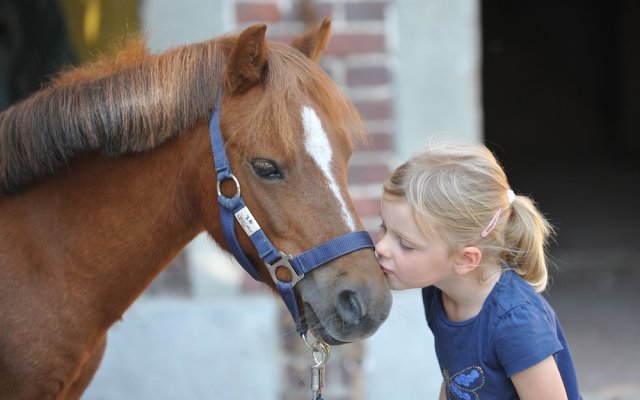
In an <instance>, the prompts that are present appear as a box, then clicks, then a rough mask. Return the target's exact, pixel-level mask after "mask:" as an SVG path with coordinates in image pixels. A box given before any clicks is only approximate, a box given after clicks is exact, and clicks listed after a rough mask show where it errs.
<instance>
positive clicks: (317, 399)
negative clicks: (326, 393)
mask: <svg viewBox="0 0 640 400" xmlns="http://www.w3.org/2000/svg"><path fill="white" fill-rule="evenodd" d="M302 339H303V340H304V343H305V344H306V345H307V347H309V348H310V349H311V356H312V358H313V362H314V363H315V364H313V365H312V366H311V400H323V398H322V389H323V388H324V368H325V366H326V365H327V363H328V362H329V356H330V355H331V347H329V345H328V344H326V343H325V342H323V341H322V340H318V341H317V342H315V343H314V344H310V343H309V342H308V341H307V335H304V334H303V335H302Z"/></svg>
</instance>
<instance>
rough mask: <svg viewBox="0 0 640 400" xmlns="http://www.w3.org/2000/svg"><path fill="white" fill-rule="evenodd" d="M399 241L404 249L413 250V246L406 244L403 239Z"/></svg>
mask: <svg viewBox="0 0 640 400" xmlns="http://www.w3.org/2000/svg"><path fill="white" fill-rule="evenodd" d="M398 242H399V243H400V248H401V249H402V250H404V251H411V250H413V247H411V246H409V245H407V244H405V243H404V242H403V241H402V239H401V240H399V241H398Z"/></svg>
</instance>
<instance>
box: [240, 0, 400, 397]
mask: <svg viewBox="0 0 640 400" xmlns="http://www.w3.org/2000/svg"><path fill="white" fill-rule="evenodd" d="M387 6H388V2H387V1H384V0H377V1H376V0H371V1H369V0H362V1H343V0H334V1H318V2H311V1H295V2H294V1H264V0H239V1H237V3H236V5H235V7H236V10H235V11H236V18H237V21H236V22H237V25H238V30H240V29H242V28H244V27H246V26H248V25H251V24H254V23H267V24H268V30H267V36H268V38H269V39H270V40H276V41H282V42H286V43H288V42H290V41H291V40H292V39H293V38H294V37H295V36H297V35H298V34H300V33H302V32H304V31H305V29H306V28H307V27H310V26H314V25H315V24H317V23H318V22H319V21H321V20H322V19H323V18H325V17H331V18H332V36H331V41H330V43H329V47H328V49H327V50H326V52H325V53H324V55H323V57H322V59H321V66H322V67H323V68H324V69H325V71H327V72H328V73H329V75H330V76H331V77H332V78H333V79H334V80H335V81H336V82H337V84H338V85H339V86H340V87H341V88H342V89H343V90H344V91H345V92H346V94H347V96H349V98H350V99H351V100H352V101H353V103H354V105H355V106H356V108H357V109H358V110H359V112H360V114H361V115H362V117H363V118H364V120H365V122H366V125H367V128H368V131H369V142H368V143H366V144H365V143H362V144H359V146H358V148H357V150H356V152H355V153H354V155H353V158H352V160H351V164H350V167H349V188H350V192H351V195H352V198H353V200H354V203H355V207H356V210H357V211H358V213H359V214H360V216H361V218H362V220H363V223H364V225H365V228H366V229H367V230H369V231H370V232H372V233H373V231H374V230H375V229H376V226H377V224H378V223H379V216H378V213H379V203H380V192H381V184H382V182H383V180H384V179H385V178H386V176H387V174H388V173H389V170H390V165H391V162H392V159H393V140H392V135H393V126H394V123H393V107H392V102H391V93H392V90H391V71H390V61H389V60H390V59H389V50H388V38H387V36H386V32H385V18H386V15H387V13H386V10H387ZM280 314H281V316H282V318H281V319H280V326H281V330H282V332H283V338H288V339H287V340H285V341H284V343H283V353H284V355H285V357H284V361H283V362H284V365H283V371H284V373H283V377H284V380H285V382H283V385H282V387H283V391H284V392H283V393H282V398H283V399H292V400H293V399H296V400H297V399H300V398H305V397H307V396H309V395H310V393H309V380H310V370H309V365H310V362H311V359H310V353H309V351H308V350H307V349H306V348H305V347H304V345H303V344H302V341H301V340H299V338H297V337H295V335H291V334H290V333H291V332H294V331H295V327H294V325H293V322H292V321H291V317H290V316H289V313H288V312H287V310H286V308H285V307H284V305H282V307H281V312H280ZM307 353H309V355H308V356H307ZM364 357H365V354H364V346H363V344H362V343H354V344H349V345H343V346H340V347H333V348H332V355H331V360H330V362H329V364H328V367H327V371H326V373H327V379H326V382H327V386H326V388H325V391H324V394H325V397H326V398H331V399H332V400H358V399H364V389H363V388H364V385H365V381H364V372H363V367H362V365H363V359H364Z"/></svg>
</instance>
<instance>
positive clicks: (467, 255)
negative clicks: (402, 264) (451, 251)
mask: <svg viewBox="0 0 640 400" xmlns="http://www.w3.org/2000/svg"><path fill="white" fill-rule="evenodd" d="M481 260H482V251H480V249H479V248H477V247H474V246H467V247H465V248H464V249H462V251H460V253H458V256H457V258H456V261H455V264H454V266H453V269H454V271H455V272H456V273H457V274H458V275H464V274H466V273H469V272H471V271H473V270H474V269H476V268H477V267H478V265H480V261H481Z"/></svg>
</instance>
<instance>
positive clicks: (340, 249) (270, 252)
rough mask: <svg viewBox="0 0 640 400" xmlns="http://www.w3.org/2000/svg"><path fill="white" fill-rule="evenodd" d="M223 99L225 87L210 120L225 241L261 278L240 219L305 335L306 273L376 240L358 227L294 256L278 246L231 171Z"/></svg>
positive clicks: (241, 263)
mask: <svg viewBox="0 0 640 400" xmlns="http://www.w3.org/2000/svg"><path fill="white" fill-rule="evenodd" d="M221 99H222V89H219V90H218V96H217V99H216V105H215V110H214V111H213V113H212V115H211V119H210V121H209V134H210V136H211V147H212V149H213V159H214V164H215V167H216V173H217V181H218V183H217V189H218V204H219V207H220V221H221V224H222V232H223V235H224V238H225V241H226V243H227V246H228V247H229V251H230V252H231V253H232V254H233V256H234V257H235V259H236V260H237V261H238V263H239V264H240V265H241V266H242V268H244V269H245V270H246V271H247V272H248V273H249V274H250V275H251V276H252V277H253V279H255V280H257V281H261V279H260V274H259V273H258V270H257V268H256V267H255V266H254V265H253V264H252V263H251V261H249V258H248V257H247V255H246V254H245V252H244V251H243V250H242V247H241V246H240V243H239V242H238V238H237V237H236V232H235V221H236V220H237V221H238V223H239V224H240V226H241V227H242V229H243V230H244V231H245V233H246V234H247V235H248V236H249V238H250V239H251V242H252V243H253V245H254V246H255V248H256V250H257V252H258V255H259V256H260V258H261V259H262V260H263V262H264V263H265V265H266V266H267V268H268V270H269V273H270V274H271V278H272V279H273V281H274V282H275V284H276V287H277V289H278V291H279V292H280V295H281V296H282V299H283V300H284V302H285V304H286V306H287V309H288V310H289V313H291V317H292V318H293V320H294V322H295V324H296V330H297V331H298V333H300V334H301V335H305V334H306V332H307V326H306V324H304V323H303V322H302V321H301V318H300V312H299V310H298V304H297V302H296V296H295V293H294V291H293V287H294V286H295V285H296V283H298V282H299V281H300V280H301V279H302V278H303V277H304V274H305V273H307V272H309V271H312V270H314V269H316V268H318V267H320V266H322V265H324V264H326V263H328V262H329V261H332V260H334V259H336V258H338V257H341V256H343V255H346V254H349V253H352V252H354V251H357V250H361V249H365V248H371V249H373V248H374V244H373V241H372V240H371V237H370V236H369V234H368V233H367V232H366V231H356V232H349V233H346V234H344V235H341V236H338V237H336V238H333V239H331V240H329V241H327V242H324V243H322V244H320V245H318V246H316V247H314V248H312V249H310V250H308V251H306V252H304V253H302V254H299V255H297V256H291V255H289V254H286V253H284V252H282V251H280V250H278V249H276V248H275V247H274V246H273V244H271V242H270V241H269V238H267V235H266V234H265V233H264V231H263V230H262V228H261V227H260V225H259V224H258V222H257V221H256V220H255V218H254V217H253V215H252V214H251V211H249V209H248V208H247V206H246V204H245V202H244V200H243V199H242V196H241V195H240V182H238V179H236V177H235V176H234V175H233V173H232V172H231V166H230V165H229V160H228V158H227V154H226V152H225V149H224V141H223V139H222V132H221V131H220V106H221ZM229 179H230V180H232V181H233V182H234V183H235V185H236V193H235V194H234V195H233V197H227V196H225V195H224V194H222V192H221V191H220V185H221V183H222V182H224V181H226V180H229ZM280 268H285V269H287V270H288V271H289V272H290V274H291V276H292V280H291V281H290V282H287V281H282V280H280V279H278V278H277V276H276V270H278V269H280Z"/></svg>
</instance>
